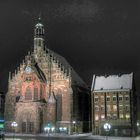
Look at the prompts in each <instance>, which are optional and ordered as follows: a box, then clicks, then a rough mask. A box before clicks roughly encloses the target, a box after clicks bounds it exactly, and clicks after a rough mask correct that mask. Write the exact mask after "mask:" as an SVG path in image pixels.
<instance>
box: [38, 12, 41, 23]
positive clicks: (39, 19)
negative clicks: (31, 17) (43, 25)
mask: <svg viewBox="0 0 140 140" xmlns="http://www.w3.org/2000/svg"><path fill="white" fill-rule="evenodd" d="M38 21H39V22H41V12H40V13H39V17H38Z"/></svg>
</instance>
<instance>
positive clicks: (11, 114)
mask: <svg viewBox="0 0 140 140" xmlns="http://www.w3.org/2000/svg"><path fill="white" fill-rule="evenodd" d="M44 32H45V31H44V26H43V24H42V23H41V21H40V20H39V21H38V23H37V24H36V25H35V29H34V48H33V51H31V52H29V53H28V55H27V56H25V59H24V60H23V62H22V63H21V64H20V66H19V68H17V70H16V71H15V73H14V74H13V73H12V74H11V73H10V74H9V80H8V92H7V94H6V102H5V130H6V131H8V132H11V131H12V129H13V128H12V127H11V123H12V122H13V121H15V122H17V124H18V126H17V127H16V130H15V131H16V132H17V133H41V132H43V129H44V127H46V126H47V125H48V124H51V126H54V127H55V128H56V130H59V128H60V127H61V128H63V127H65V128H66V129H67V133H69V134H70V133H72V132H74V131H75V132H76V131H77V132H84V131H88V129H89V124H90V123H89V118H90V117H89V108H90V102H89V101H90V100H89V92H88V90H87V87H86V85H85V83H84V82H83V81H82V80H81V78H80V77H79V76H78V75H77V73H76V72H75V71H74V70H73V69H72V67H71V66H70V65H69V63H68V62H67V61H66V59H65V58H63V57H62V56H60V55H59V54H57V53H55V52H53V51H52V50H50V49H48V48H46V47H45V43H44V42H45V39H44ZM73 121H75V122H76V126H75V124H74V125H73V123H72V122H73Z"/></svg>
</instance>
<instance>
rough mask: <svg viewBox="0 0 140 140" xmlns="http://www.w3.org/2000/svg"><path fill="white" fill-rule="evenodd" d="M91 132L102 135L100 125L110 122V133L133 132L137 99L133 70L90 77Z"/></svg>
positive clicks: (125, 134) (102, 129) (132, 133)
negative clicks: (120, 73) (126, 72)
mask: <svg viewBox="0 0 140 140" xmlns="http://www.w3.org/2000/svg"><path fill="white" fill-rule="evenodd" d="M91 91H92V92H91V99H92V101H91V102H92V133H93V134H100V135H105V130H104V128H103V125H104V124H105V123H110V124H111V129H110V132H109V133H110V135H116V136H134V135H136V132H137V130H136V129H137V128H136V106H135V105H136V98H135V93H134V92H133V73H130V74H123V75H120V76H118V75H110V76H95V75H94V76H93V82H92V89H91Z"/></svg>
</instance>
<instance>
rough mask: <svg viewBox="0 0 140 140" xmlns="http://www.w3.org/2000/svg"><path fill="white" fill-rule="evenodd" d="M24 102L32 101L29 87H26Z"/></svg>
mask: <svg viewBox="0 0 140 140" xmlns="http://www.w3.org/2000/svg"><path fill="white" fill-rule="evenodd" d="M25 100H32V92H31V89H30V87H27V88H26V92H25Z"/></svg>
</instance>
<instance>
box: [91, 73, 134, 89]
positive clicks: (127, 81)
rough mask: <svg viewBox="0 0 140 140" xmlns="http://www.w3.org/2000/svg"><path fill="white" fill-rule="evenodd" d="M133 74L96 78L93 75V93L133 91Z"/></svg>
mask: <svg viewBox="0 0 140 140" xmlns="http://www.w3.org/2000/svg"><path fill="white" fill-rule="evenodd" d="M132 81H133V73H130V74H122V75H109V76H95V75H93V81H92V87H91V91H104V90H107V91H108V90H124V89H125V90H131V89H132Z"/></svg>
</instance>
